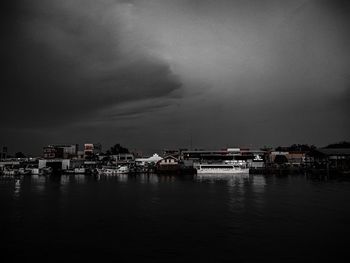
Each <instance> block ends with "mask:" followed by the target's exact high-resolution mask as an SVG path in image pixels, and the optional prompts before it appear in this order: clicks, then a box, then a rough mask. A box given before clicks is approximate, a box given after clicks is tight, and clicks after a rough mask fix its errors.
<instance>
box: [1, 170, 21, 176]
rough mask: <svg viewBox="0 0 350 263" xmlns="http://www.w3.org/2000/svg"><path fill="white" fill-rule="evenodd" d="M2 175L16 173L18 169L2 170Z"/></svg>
mask: <svg viewBox="0 0 350 263" xmlns="http://www.w3.org/2000/svg"><path fill="white" fill-rule="evenodd" d="M3 174H4V175H18V170H13V169H5V170H4V171H3Z"/></svg>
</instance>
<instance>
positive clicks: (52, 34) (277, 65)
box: [0, 0, 350, 152]
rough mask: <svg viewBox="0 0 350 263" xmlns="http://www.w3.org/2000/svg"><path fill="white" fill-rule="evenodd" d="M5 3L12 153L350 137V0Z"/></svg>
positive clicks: (6, 122)
mask: <svg viewBox="0 0 350 263" xmlns="http://www.w3.org/2000/svg"><path fill="white" fill-rule="evenodd" d="M4 6H5V8H6V10H7V12H5V13H4V15H3V16H2V19H3V21H4V23H2V24H3V25H5V26H3V27H4V30H3V32H4V41H2V43H1V47H2V48H1V52H2V57H3V59H2V63H3V68H5V69H4V78H3V83H2V90H1V94H2V96H1V98H2V107H3V108H4V109H6V113H7V114H4V115H3V116H2V127H1V128H0V134H1V141H0V144H5V145H9V146H10V147H13V148H15V149H18V150H22V149H19V147H24V148H25V149H28V150H33V149H34V150H36V149H37V148H39V150H40V147H38V146H37V145H39V144H45V143H55V142H60V143H62V142H67V143H83V142H85V141H95V142H96V141H99V142H102V143H103V144H104V145H105V146H106V147H108V146H109V145H111V144H112V143H115V142H120V143H124V144H125V145H127V146H130V147H132V148H141V149H145V150H147V151H149V152H151V151H156V150H157V151H159V150H160V149H162V148H177V147H190V145H192V146H193V147H198V148H223V147H228V146H249V147H259V146H263V145H272V146H273V145H282V144H291V143H311V144H317V145H325V144H327V143H331V142H334V141H338V140H347V139H350V138H349V134H350V124H349V121H348V120H349V112H350V108H349V103H348V102H349V99H350V97H349V95H350V76H349V70H348V69H349V68H350V65H349V64H350V63H349V62H350V61H349V57H350V54H349V46H350V43H349V42H350V41H349V40H350V37H349V36H350V34H349V17H350V16H349V12H350V8H349V6H350V5H349V3H348V1H340V0H338V1H331V0H318V1H316V0H298V1H295V0H293V1H292V0H291V1H277V0H266V1H260V0H259V1H258V0H247V1H243V0H232V1H229V0H216V1H211V0H200V1H199V0H153V1H136V0H134V1H131V0H130V1H126V0H124V1H121V0H118V1H113V0H103V1H92V0H87V1H83V0H75V1H68V0H66V1H59V0H50V1H40V0H35V1H29V0H26V1H12V2H11V3H9V4H4ZM27 136H30V137H31V138H33V139H32V141H35V142H36V143H37V145H36V146H35V145H33V144H32V143H31V142H30V140H28V139H25V138H26V137H27ZM40 146H41V145H40ZM35 147H36V148H35Z"/></svg>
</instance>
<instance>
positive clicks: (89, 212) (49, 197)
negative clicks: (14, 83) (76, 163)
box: [0, 175, 350, 262]
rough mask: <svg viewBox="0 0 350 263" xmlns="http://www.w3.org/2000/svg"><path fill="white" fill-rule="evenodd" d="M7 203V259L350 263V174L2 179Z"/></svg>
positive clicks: (2, 203)
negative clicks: (341, 177)
mask: <svg viewBox="0 0 350 263" xmlns="http://www.w3.org/2000/svg"><path fill="white" fill-rule="evenodd" d="M0 209H1V214H0V215H1V217H0V220H1V241H2V245H1V248H0V249H1V251H2V255H3V256H4V255H6V256H7V257H8V259H7V260H6V262H19V261H24V260H26V261H28V260H31V259H33V260H35V261H45V262H62V261H75V262H84V261H98V262H107V261H108V262H111V261H112V262H131V261H135V260H136V261H143V262H184V261H189V260H191V261H195V262H232V261H236V262H260V261H268V262H296V261H308V262H318V261H320V260H325V259H327V260H332V261H335V262H342V261H343V262H350V261H348V260H349V256H348V254H349V253H348V252H347V250H348V247H349V242H348V240H349V238H350V182H347V181H338V180H332V181H314V180H309V179H307V178H305V177H304V176H302V175H300V176H289V177H274V176H268V177H265V176H260V175H254V176H252V175H250V176H247V175H246V176H242V175H235V176H215V177H209V176H207V177H200V176H189V177H174V176H156V175H148V176H147V175H138V176H116V177H99V178H98V177H94V176H84V175H61V176H57V175H56V176H26V177H21V178H17V179H14V178H9V177H7V178H6V177H0ZM35 261H34V262H35Z"/></svg>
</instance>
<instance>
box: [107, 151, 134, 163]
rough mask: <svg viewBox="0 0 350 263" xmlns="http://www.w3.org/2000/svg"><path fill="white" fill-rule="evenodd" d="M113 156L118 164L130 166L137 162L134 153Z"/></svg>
mask: <svg viewBox="0 0 350 263" xmlns="http://www.w3.org/2000/svg"><path fill="white" fill-rule="evenodd" d="M112 156H113V159H114V161H115V162H116V163H117V164H128V163H131V162H134V161H135V157H134V155H133V154H132V153H119V154H115V155H112Z"/></svg>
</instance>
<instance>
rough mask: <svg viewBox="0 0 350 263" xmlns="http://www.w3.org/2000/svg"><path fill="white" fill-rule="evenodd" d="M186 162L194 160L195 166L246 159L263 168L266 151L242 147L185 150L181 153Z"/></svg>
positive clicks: (255, 166) (248, 163)
mask: <svg viewBox="0 0 350 263" xmlns="http://www.w3.org/2000/svg"><path fill="white" fill-rule="evenodd" d="M181 158H182V160H184V162H188V161H192V162H193V163H194V166H196V165H198V164H200V163H222V162H225V161H235V160H236V161H244V162H246V163H247V165H248V167H252V168H261V167H264V166H265V151H262V150H250V149H241V148H227V149H224V150H194V151H184V152H182V155H181Z"/></svg>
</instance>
